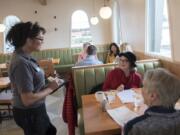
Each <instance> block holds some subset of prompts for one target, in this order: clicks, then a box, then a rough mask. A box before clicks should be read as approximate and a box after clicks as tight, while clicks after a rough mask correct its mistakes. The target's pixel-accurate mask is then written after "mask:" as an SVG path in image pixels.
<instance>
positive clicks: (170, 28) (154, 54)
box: [145, 0, 174, 61]
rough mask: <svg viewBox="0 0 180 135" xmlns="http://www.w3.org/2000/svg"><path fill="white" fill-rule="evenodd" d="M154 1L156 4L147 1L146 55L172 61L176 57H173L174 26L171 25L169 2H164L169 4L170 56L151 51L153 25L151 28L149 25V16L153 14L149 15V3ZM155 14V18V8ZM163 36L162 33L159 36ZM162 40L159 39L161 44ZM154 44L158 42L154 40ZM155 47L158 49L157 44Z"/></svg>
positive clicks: (149, 0) (150, 0)
mask: <svg viewBox="0 0 180 135" xmlns="http://www.w3.org/2000/svg"><path fill="white" fill-rule="evenodd" d="M152 1H154V2H155V0H146V8H145V9H146V10H145V14H146V17H145V54H147V55H149V56H157V57H158V58H163V59H167V60H170V61H172V59H173V56H174V55H173V44H172V43H173V42H172V32H171V30H172V25H171V21H170V20H171V19H170V8H169V0H164V1H165V2H167V14H168V24H169V39H170V44H169V46H170V47H169V49H170V56H167V55H164V54H162V53H161V52H155V51H151V49H150V47H152V45H150V41H149V34H150V33H151V32H149V30H150V29H151V28H152V27H151V26H152V25H151V26H149V25H150V24H149V16H150V15H152V13H149V11H148V10H150V9H149V2H152ZM151 10H153V9H151ZM153 12H154V15H153V16H155V7H154V10H153ZM153 18H155V17H153ZM154 27H155V25H154ZM154 29H155V28H154ZM154 32H155V30H154ZM161 35H162V32H161V33H160V34H159V36H161ZM156 38H157V37H155V36H154V39H156ZM161 39H162V38H160V39H159V40H160V42H161ZM154 42H156V41H155V40H154ZM158 46H159V48H161V44H159V45H158ZM154 47H156V45H155V43H154Z"/></svg>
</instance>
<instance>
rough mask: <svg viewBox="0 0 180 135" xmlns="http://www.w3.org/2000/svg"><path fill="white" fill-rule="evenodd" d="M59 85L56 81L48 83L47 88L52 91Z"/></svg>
mask: <svg viewBox="0 0 180 135" xmlns="http://www.w3.org/2000/svg"><path fill="white" fill-rule="evenodd" d="M58 86H59V84H58V82H57V81H56V80H54V81H52V82H49V84H48V86H47V87H48V88H50V89H52V91H54V90H56V88H58Z"/></svg>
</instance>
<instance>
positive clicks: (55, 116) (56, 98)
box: [0, 90, 79, 135]
mask: <svg viewBox="0 0 180 135" xmlns="http://www.w3.org/2000/svg"><path fill="white" fill-rule="evenodd" d="M63 101H64V91H63V90H58V91H57V92H55V93H54V94H53V95H50V96H48V97H47V99H46V106H47V111H48V115H49V117H50V119H51V121H52V123H53V124H54V125H55V126H56V128H57V130H58V132H57V135H68V132H67V125H66V124H65V123H64V122H63V120H62V115H61V114H62V107H63ZM0 135H23V131H22V130H21V129H20V128H19V127H17V125H16V124H15V122H14V120H13V119H11V120H3V122H2V124H0ZM76 135H79V131H78V129H76Z"/></svg>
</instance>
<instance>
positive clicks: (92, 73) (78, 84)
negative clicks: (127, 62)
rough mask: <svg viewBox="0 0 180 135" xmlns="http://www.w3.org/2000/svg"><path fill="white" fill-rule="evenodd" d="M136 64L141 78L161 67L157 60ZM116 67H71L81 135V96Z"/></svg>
mask: <svg viewBox="0 0 180 135" xmlns="http://www.w3.org/2000/svg"><path fill="white" fill-rule="evenodd" d="M136 64H137V67H136V70H137V72H138V73H140V74H141V75H142V76H143V75H144V73H145V72H146V71H147V70H149V69H155V68H158V67H162V65H161V63H160V61H159V60H158V59H147V60H140V61H137V62H136ZM116 66H117V64H103V65H95V66H81V67H72V71H73V80H74V87H75V92H76V100H77V106H78V126H79V129H80V134H81V135H84V124H83V114H82V100H81V96H82V95H86V94H89V93H90V90H91V89H92V88H93V87H94V86H97V85H98V84H101V83H103V82H104V80H105V78H106V75H107V74H108V72H109V71H110V70H112V69H114V68H115V67H116Z"/></svg>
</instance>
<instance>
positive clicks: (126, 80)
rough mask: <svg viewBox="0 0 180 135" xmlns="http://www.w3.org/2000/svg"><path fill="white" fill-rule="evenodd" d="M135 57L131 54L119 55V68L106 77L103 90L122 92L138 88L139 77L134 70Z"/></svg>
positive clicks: (139, 84)
mask: <svg viewBox="0 0 180 135" xmlns="http://www.w3.org/2000/svg"><path fill="white" fill-rule="evenodd" d="M135 62H136V56H135V55H134V54H133V53H131V52H125V53H120V54H119V66H118V67H117V68H115V69H113V70H112V71H110V72H109V74H108V75H107V77H106V80H105V82H104V85H103V90H104V91H107V90H112V89H113V90H123V89H129V88H139V87H140V86H141V77H140V75H139V74H138V73H136V71H135V70H134V68H135V67H136V64H135Z"/></svg>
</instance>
